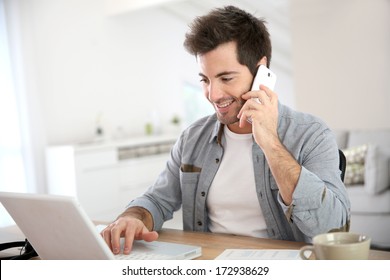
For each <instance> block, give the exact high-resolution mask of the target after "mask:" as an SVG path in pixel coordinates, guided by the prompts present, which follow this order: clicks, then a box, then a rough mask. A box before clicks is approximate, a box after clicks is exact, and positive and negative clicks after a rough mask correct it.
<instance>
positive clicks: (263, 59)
mask: <svg viewBox="0 0 390 280" xmlns="http://www.w3.org/2000/svg"><path fill="white" fill-rule="evenodd" d="M267 62H268V59H267V57H266V56H263V57H262V58H261V59H260V60H259V62H257V66H259V65H265V66H267Z"/></svg>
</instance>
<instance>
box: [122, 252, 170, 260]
mask: <svg viewBox="0 0 390 280" xmlns="http://www.w3.org/2000/svg"><path fill="white" fill-rule="evenodd" d="M170 258H171V257H170V256H168V255H160V254H153V253H147V254H145V253H137V252H132V253H130V255H125V254H119V255H115V259H116V260H169V259H170Z"/></svg>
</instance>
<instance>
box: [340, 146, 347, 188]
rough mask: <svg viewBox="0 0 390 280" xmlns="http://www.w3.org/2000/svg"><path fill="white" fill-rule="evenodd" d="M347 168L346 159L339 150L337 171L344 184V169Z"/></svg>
mask: <svg viewBox="0 0 390 280" xmlns="http://www.w3.org/2000/svg"><path fill="white" fill-rule="evenodd" d="M346 167H347V159H346V158H345V155H344V153H343V151H342V150H340V149H339V169H340V171H341V180H342V181H343V182H344V176H345V168H346Z"/></svg>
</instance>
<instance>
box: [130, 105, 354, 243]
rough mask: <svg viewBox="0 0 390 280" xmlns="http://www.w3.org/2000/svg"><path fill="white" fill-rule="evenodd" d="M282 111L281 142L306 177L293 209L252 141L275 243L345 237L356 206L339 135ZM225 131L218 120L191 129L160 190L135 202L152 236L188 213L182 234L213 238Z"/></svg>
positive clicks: (169, 163) (307, 118)
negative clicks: (343, 174)
mask: <svg viewBox="0 0 390 280" xmlns="http://www.w3.org/2000/svg"><path fill="white" fill-rule="evenodd" d="M278 107H279V119H278V135H279V138H280V140H281V142H282V143H283V144H284V146H285V147H286V148H287V149H288V150H289V151H290V153H291V154H292V156H293V157H294V158H295V159H296V160H297V161H298V163H299V164H300V165H301V166H302V170H301V174H300V177H299V180H298V183H297V186H296V189H295V191H294V193H293V201H292V204H291V205H289V206H287V205H285V204H284V203H283V201H282V200H281V197H280V195H279V189H278V186H277V184H276V182H275V179H274V178H273V176H272V173H271V171H270V168H269V166H268V164H267V161H266V159H265V156H264V153H263V152H262V150H261V149H260V147H259V146H258V145H257V144H256V142H255V141H253V146H252V159H253V166H254V172H255V182H256V186H255V187H256V192H257V197H258V201H259V204H260V207H261V209H262V211H263V214H264V218H265V221H266V224H267V232H268V235H269V237H270V238H274V239H283V240H295V241H305V242H310V241H311V238H312V237H313V236H314V235H316V234H319V233H324V232H328V231H330V230H345V229H346V228H348V226H349V219H350V202H349V199H348V196H347V193H346V189H345V186H344V184H343V182H342V181H341V178H340V170H339V155H338V147H337V144H336V140H335V137H334V135H333V133H332V132H331V131H330V129H329V128H328V127H327V126H326V125H325V124H324V123H323V122H322V121H321V120H320V119H318V118H316V117H314V116H312V115H309V114H304V113H301V112H297V111H294V110H292V109H290V108H289V107H287V106H284V105H282V104H280V103H279V104H278ZM223 127H224V126H223V125H222V124H221V123H220V122H219V121H218V119H217V117H216V115H215V114H214V115H211V116H208V117H204V118H202V119H200V120H198V121H197V122H195V123H194V124H192V125H191V126H189V127H188V128H187V129H186V130H185V131H184V132H183V133H182V134H181V136H180V138H179V139H178V140H177V142H176V143H175V145H174V147H173V148H172V150H171V155H170V158H169V159H168V161H167V164H166V167H165V169H164V170H163V172H162V173H161V174H160V176H159V177H158V178H157V180H156V182H155V183H154V185H153V186H151V187H150V188H149V189H148V190H147V191H146V192H145V193H144V194H143V195H142V196H141V197H139V198H136V199H135V200H133V201H132V202H130V204H129V207H131V206H140V207H143V208H145V209H147V210H148V211H149V212H150V213H151V214H152V216H153V221H154V230H160V229H161V227H162V225H163V223H164V221H166V220H169V219H171V218H172V215H173V212H174V211H176V210H178V209H180V207H182V211H183V227H184V230H191V231H208V214H207V207H206V199H207V194H208V191H209V188H210V186H211V183H212V181H213V178H214V176H215V174H216V172H217V170H218V167H219V164H220V162H221V159H222V157H223V154H224V148H223V147H224V143H225V139H224V137H223V133H222V132H223ZM239 191H240V186H237V192H239ZM226 207H229V205H227V206H226Z"/></svg>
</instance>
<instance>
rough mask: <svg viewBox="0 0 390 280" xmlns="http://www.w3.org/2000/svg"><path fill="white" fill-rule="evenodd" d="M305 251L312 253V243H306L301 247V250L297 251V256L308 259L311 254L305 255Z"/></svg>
mask: <svg viewBox="0 0 390 280" xmlns="http://www.w3.org/2000/svg"><path fill="white" fill-rule="evenodd" d="M306 252H311V253H312V254H313V253H314V246H313V245H306V246H303V247H302V248H301V250H300V251H299V256H300V257H301V259H302V260H310V256H311V254H310V255H309V257H306V255H305V253H306Z"/></svg>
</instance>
